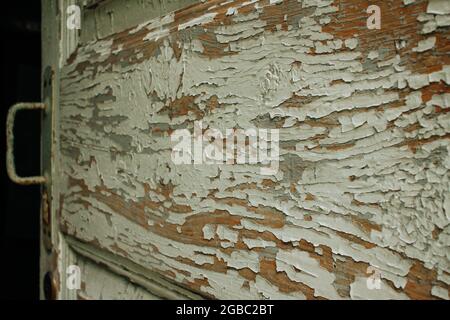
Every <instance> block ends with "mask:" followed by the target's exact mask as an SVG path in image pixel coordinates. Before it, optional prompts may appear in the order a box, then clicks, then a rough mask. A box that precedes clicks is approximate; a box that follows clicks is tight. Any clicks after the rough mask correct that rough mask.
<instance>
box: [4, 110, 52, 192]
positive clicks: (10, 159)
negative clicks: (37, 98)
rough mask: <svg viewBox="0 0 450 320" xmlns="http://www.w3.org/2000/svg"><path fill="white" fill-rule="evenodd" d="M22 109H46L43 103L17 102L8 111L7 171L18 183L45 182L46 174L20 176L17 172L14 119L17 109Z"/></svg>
mask: <svg viewBox="0 0 450 320" xmlns="http://www.w3.org/2000/svg"><path fill="white" fill-rule="evenodd" d="M22 110H45V104H43V103H23V102H22V103H16V104H14V105H13V106H12V107H11V108H10V109H9V111H8V117H7V118H6V171H7V172H8V176H9V178H10V179H11V180H12V181H14V182H15V183H17V184H21V185H31V184H43V183H45V182H46V179H45V177H44V176H35V177H20V176H18V175H17V173H16V165H15V163H14V121H15V119H16V113H17V111H22Z"/></svg>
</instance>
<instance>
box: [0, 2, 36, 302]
mask: <svg viewBox="0 0 450 320" xmlns="http://www.w3.org/2000/svg"><path fill="white" fill-rule="evenodd" d="M40 5H41V4H40V1H37V0H33V1H29V0H28V1H8V3H5V4H4V6H3V7H2V18H1V34H2V38H1V39H2V41H1V42H2V50H1V55H2V58H1V70H2V86H1V88H2V90H1V91H2V94H1V107H0V108H1V120H0V122H1V125H0V127H1V128H0V132H1V138H0V141H1V148H2V151H3V152H2V153H1V156H0V158H1V160H0V165H1V170H0V172H1V175H2V176H1V178H2V185H3V186H2V192H1V207H0V248H1V251H0V252H1V253H0V254H1V257H0V271H1V273H0V274H1V282H0V284H1V288H2V290H0V299H38V298H39V210H40V209H39V207H40V187H39V186H19V185H16V184H14V183H13V182H11V181H10V180H9V178H8V177H7V174H6V169H5V168H6V165H5V151H6V148H5V140H6V138H5V130H6V129H5V124H6V114H7V111H8V108H9V107H10V106H11V105H12V104H14V103H16V102H33V101H40V100H41V98H40V74H41V33H40V30H41V8H40ZM14 132H15V157H16V167H17V171H18V174H19V175H22V176H30V175H37V174H39V170H40V169H39V168H40V163H39V158H40V145H39V144H40V115H39V112H36V111H23V112H22V113H18V115H17V117H16V125H15V130H14Z"/></svg>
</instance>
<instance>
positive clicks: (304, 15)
mask: <svg viewBox="0 0 450 320" xmlns="http://www.w3.org/2000/svg"><path fill="white" fill-rule="evenodd" d="M375 2H377V1H375ZM435 2H436V1H430V3H429V2H428V1H423V0H417V1H415V2H413V3H412V4H409V5H405V4H404V2H403V1H401V0H398V1H394V0H393V1H378V2H377V3H378V4H379V5H380V7H381V10H382V28H381V30H369V29H367V27H366V22H367V18H368V15H367V14H366V8H367V3H366V2H365V1H350V0H340V1H339V0H336V1H331V0H330V1H329V0H317V1H307V0H304V1H216V0H213V1H206V2H199V3H196V4H193V5H190V6H188V7H185V5H184V3H183V5H182V6H180V7H179V8H182V9H179V10H177V11H175V12H173V13H167V14H160V15H158V16H155V15H152V14H151V13H149V14H148V16H147V15H146V14H142V15H140V16H139V20H142V21H136V25H134V26H132V27H130V28H127V29H125V30H122V29H123V28H124V27H117V29H115V28H113V27H112V28H109V29H107V30H106V29H105V30H106V31H105V30H103V29H102V30H100V31H99V32H98V33H97V36H96V38H94V39H90V40H89V41H88V40H86V41H84V40H83V41H80V42H79V44H78V46H77V48H76V49H75V51H74V52H73V53H72V54H71V55H70V57H69V58H68V59H67V60H65V61H63V67H62V69H61V70H60V81H59V86H60V100H59V111H58V112H59V114H58V132H59V136H58V140H59V145H58V147H59V149H60V160H59V167H60V171H59V172H58V174H57V177H56V179H57V185H58V188H59V191H58V192H59V195H58V201H57V208H56V209H55V210H56V212H57V215H58V217H57V218H58V221H59V227H60V228H61V230H62V232H63V234H64V235H65V237H67V238H68V239H71V240H70V241H72V242H73V243H77V242H79V243H82V244H83V245H86V246H88V247H89V248H92V249H91V250H93V252H94V256H95V252H99V253H100V252H105V253H106V254H109V255H113V257H117V259H118V260H120V261H125V262H124V263H121V264H119V268H120V266H124V265H125V264H127V263H130V264H133V265H135V266H138V267H139V268H141V270H145V271H143V273H144V274H145V273H146V272H148V273H149V274H150V273H151V274H152V275H153V276H152V277H154V278H158V277H159V278H161V279H164V281H167V282H169V283H171V284H172V285H176V286H179V287H180V288H183V289H186V290H189V291H191V292H192V293H194V294H196V295H198V296H202V297H206V298H220V299H233V298H235V299H240V298H249V299H262V298H287V299H304V298H307V299H318V298H326V299H349V298H353V299H358V298H366V299H367V298H392V299H406V298H426V299H428V298H448V290H449V283H450V277H449V273H450V266H449V252H450V251H449V245H450V241H449V227H448V225H449V220H450V197H449V196H450V195H449V193H448V190H449V189H450V183H449V181H450V179H449V178H450V175H449V169H450V157H449V150H450V147H449V138H450V127H449V123H450V118H449V113H448V112H447V111H448V107H449V86H448V81H449V80H448V79H449V76H450V56H449V54H448V53H449V52H448V51H449V46H448V43H449V42H448V37H449V25H448V17H449V13H448V12H446V11H445V10H444V9H445V8H444V9H443V10H441V11H439V10H436V9H433V8H434V7H433V3H435ZM115 3H117V1H115ZM139 5H140V4H139V3H138V2H136V4H134V5H133V6H139ZM134 9H136V7H134ZM173 9H174V8H173V7H171V10H173ZM86 10H87V9H86ZM111 10H115V12H116V11H117V12H118V13H117V16H118V17H121V16H126V15H127V14H126V10H127V9H126V8H125V7H119V6H116V7H114V9H111ZM142 10H147V8H144V7H142ZM437 11H439V12H437ZM143 12H145V11H143ZM113 15H116V13H114V14H113ZM88 16H89V14H86V15H85V17H88ZM92 17H95V15H92ZM146 17H148V18H147V19H146ZM92 19H94V18H92ZM95 19H103V18H95ZM445 19H447V20H445ZM102 21H103V20H102ZM111 21H114V20H111ZM446 21H447V22H446ZM85 22H86V24H87V26H89V25H92V23H91V24H90V22H89V21H88V20H86V21H85ZM112 23H113V26H114V22H112ZM105 28H106V27H105ZM84 32H85V31H84ZM200 122H201V124H202V128H203V131H204V130H206V129H207V128H217V129H219V130H220V131H221V132H225V131H226V129H230V128H241V129H247V128H266V129H272V130H273V129H277V130H279V139H280V141H279V148H280V159H279V168H278V171H277V172H275V173H274V174H270V175H266V174H262V173H261V170H260V169H261V167H262V166H263V164H261V163H257V164H227V165H201V164H183V165H175V164H174V162H173V161H172V158H171V155H172V150H173V147H174V144H173V142H172V141H171V134H172V133H173V132H174V131H175V130H177V129H187V130H189V131H190V132H192V133H194V132H195V129H196V128H194V126H195V125H198V124H199V123H200ZM203 131H201V132H203ZM86 266H87V267H86V268H88V269H89V270H93V271H92V272H97V271H96V270H97V269H96V268H97V267H93V266H92V265H90V264H87V265H86ZM371 268H372V269H371ZM92 272H91V271H89V272H88V273H89V275H91V273H92ZM374 276H376V277H378V276H379V278H380V279H381V283H380V288H379V289H376V290H372V289H371V288H370V286H369V285H368V280H371V279H374V278H371V277H374ZM105 277H106V278H107V277H109V276H105ZM88 278H89V277H88ZM377 280H378V278H376V279H375V281H377ZM133 290H134V289H133ZM115 294H117V295H119V292H116V293H115ZM94 296H96V297H99V295H96V294H94ZM140 297H144V296H143V295H142V296H140Z"/></svg>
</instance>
